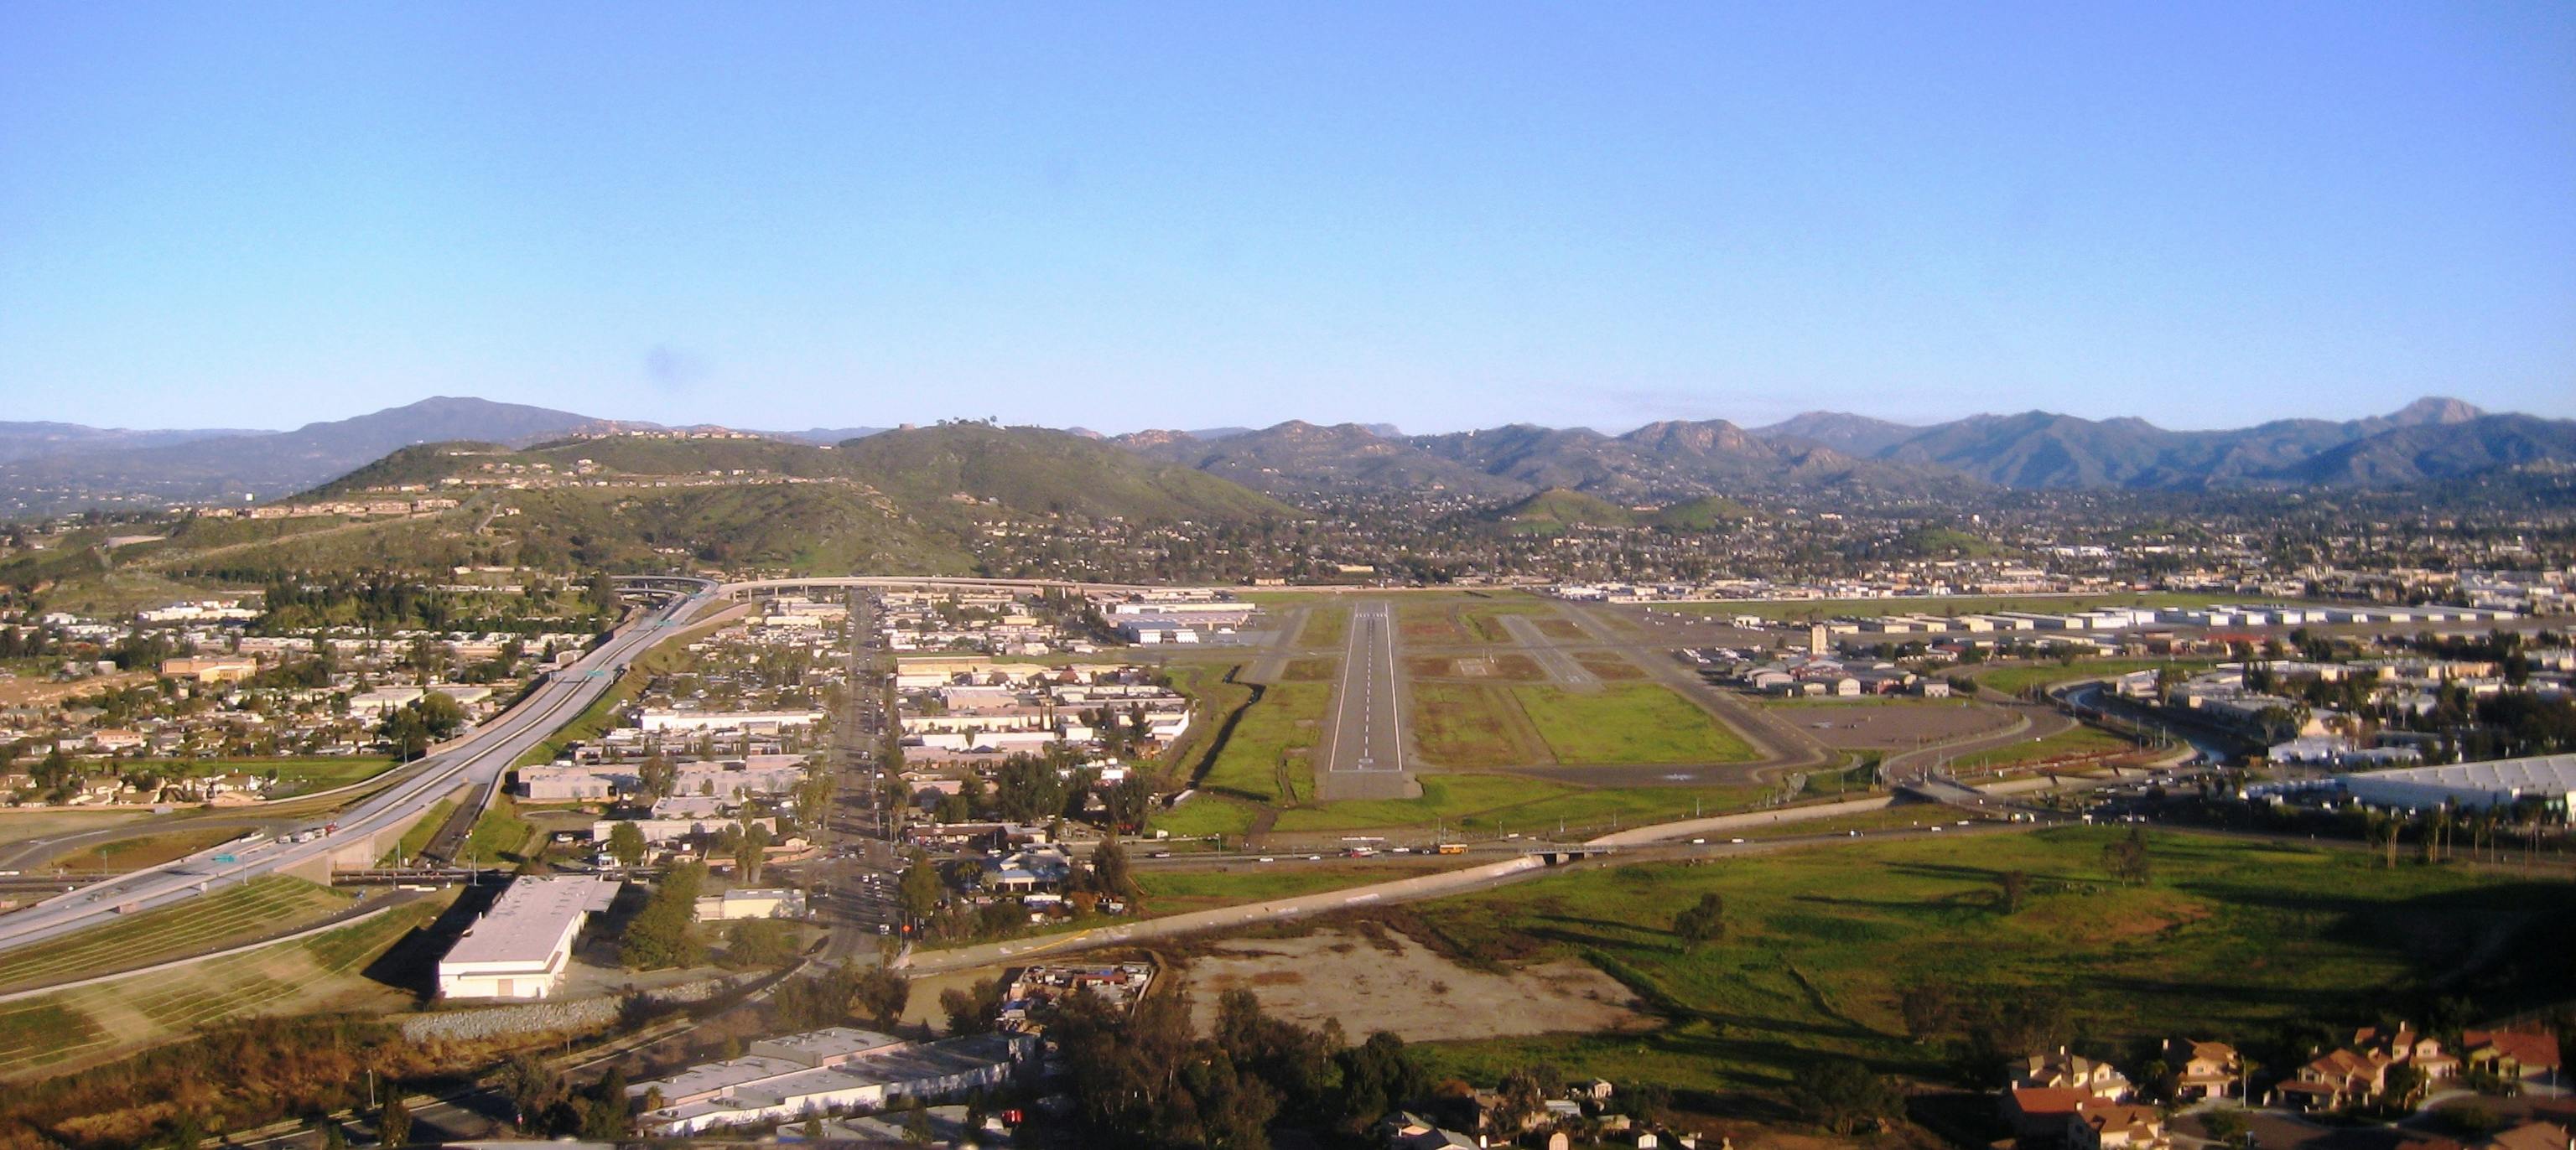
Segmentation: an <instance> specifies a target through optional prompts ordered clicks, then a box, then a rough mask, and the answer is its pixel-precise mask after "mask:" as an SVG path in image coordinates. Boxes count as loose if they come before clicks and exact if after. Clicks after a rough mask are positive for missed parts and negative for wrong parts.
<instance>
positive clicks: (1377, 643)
mask: <svg viewBox="0 0 2576 1150" xmlns="http://www.w3.org/2000/svg"><path fill="white" fill-rule="evenodd" d="M1402 682H1403V680H1402V673H1401V672H1400V671H1399V670H1398V669H1397V668H1396V664H1395V608H1394V606H1393V605H1392V604H1389V603H1388V602H1387V601H1386V600H1383V599H1378V600H1372V601H1367V602H1362V603H1359V604H1356V605H1354V606H1353V607H1352V609H1351V624H1350V638H1349V643H1348V647H1347V650H1346V652H1345V655H1344V658H1343V659H1342V678H1341V685H1340V688H1339V689H1338V690H1336V691H1335V692H1334V698H1333V710H1332V714H1331V715H1330V716H1329V717H1328V719H1327V721H1328V722H1329V723H1330V724H1331V729H1330V731H1329V738H1328V740H1327V744H1326V751H1325V756H1324V764H1325V765H1324V770H1323V772H1322V773H1321V774H1320V775H1319V776H1318V777H1317V779H1316V790H1317V793H1318V795H1319V796H1320V797H1321V798H1323V799H1324V800H1325V801H1327V802H1331V801H1337V800H1341V799H1385V798H1403V797H1406V796H1409V795H1411V794H1412V793H1413V784H1412V779H1411V777H1410V776H1409V775H1407V774H1406V773H1405V748H1404V700H1403V697H1402V691H1401V687H1402Z"/></svg>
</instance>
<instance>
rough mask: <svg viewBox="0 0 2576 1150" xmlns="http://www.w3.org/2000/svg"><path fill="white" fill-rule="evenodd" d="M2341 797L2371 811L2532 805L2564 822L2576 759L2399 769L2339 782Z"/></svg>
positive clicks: (2574, 788)
mask: <svg viewBox="0 0 2576 1150" xmlns="http://www.w3.org/2000/svg"><path fill="white" fill-rule="evenodd" d="M2341 781H2342V784H2343V790H2344V793H2345V794H2348V795H2351V796H2352V797H2353V799H2354V800H2356V801H2358V802H2362V803H2365V804H2368V805H2370V806H2374V807H2386V808H2392V809H2397V810H2431V809H2433V808H2435V807H2439V806H2441V805H2443V804H2444V803H2449V804H2450V805H2452V806H2455V807H2460V808H2464V809H2472V808H2474V809H2482V808H2487V807H2510V806H2514V805H2516V804H2518V803H2523V802H2537V803H2539V804H2540V805H2541V806H2542V807H2543V808H2545V809H2547V810H2549V811H2551V812H2554V813H2556V814H2557V815H2559V816H2560V817H2562V818H2563V817H2565V816H2566V814H2567V811H2568V797H2569V796H2570V795H2571V794H2576V754H2568V755H2539V756H2535V757H2532V758H2527V759H2497V760H2495V761H2493V762H2485V763H2454V764H2452V765H2450V766H2444V767H2401V768H2399V769H2397V770H2393V771H2370V772H2367V773H2364V774H2357V775H2346V776H2344V777H2343V778H2342V780H2341Z"/></svg>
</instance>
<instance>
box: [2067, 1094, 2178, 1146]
mask: <svg viewBox="0 0 2576 1150" xmlns="http://www.w3.org/2000/svg"><path fill="white" fill-rule="evenodd" d="M2066 1145H2067V1147H2068V1150H2164V1148H2165V1147H2167V1146H2169V1145H2171V1143H2170V1142H2169V1141H2168V1140H2167V1139H2166V1137H2165V1116H2164V1112H2162V1111H2160V1110H2157V1109H2156V1108H2155V1107H2153V1106H2132V1105H2129V1104H2128V1103H2125V1102H2106V1101H2103V1100H2102V1099H2099V1098H2088V1099H2085V1100H2084V1101H2082V1102H2080V1103H2077V1104H2076V1106H2075V1118H2074V1120H2073V1121H2071V1122H2069V1123H2067V1126H2066Z"/></svg>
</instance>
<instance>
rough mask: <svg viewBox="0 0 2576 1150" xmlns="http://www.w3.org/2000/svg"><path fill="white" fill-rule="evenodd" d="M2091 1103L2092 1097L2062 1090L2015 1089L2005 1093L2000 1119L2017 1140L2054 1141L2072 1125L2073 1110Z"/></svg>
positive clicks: (2055, 1087) (2087, 1094)
mask: <svg viewBox="0 0 2576 1150" xmlns="http://www.w3.org/2000/svg"><path fill="white" fill-rule="evenodd" d="M2091 1101H2095V1099H2094V1097H2093V1095H2092V1094H2090V1093H2088V1092H2086V1091H2082V1090H2075V1089H2070V1088H2067V1087H2063V1086H2014V1087H2011V1088H2008V1089H2006V1090H2005V1091H2004V1096H2003V1119H2004V1121H2005V1122H2006V1123H2008V1124H2010V1125H2011V1126H2012V1129H2013V1134H2014V1135H2015V1136H2016V1137H2021V1138H2028V1139H2032V1140H2034V1141H2055V1140H2056V1139H2058V1138H2060V1137H2063V1136H2064V1135H2065V1134H2066V1131H2067V1127H2068V1124H2070V1123H2072V1122H2074V1121H2075V1113H2076V1108H2077V1107H2079V1106H2082V1105H2083V1104H2084V1103H2086V1102H2091Z"/></svg>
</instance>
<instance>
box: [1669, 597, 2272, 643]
mask: <svg viewBox="0 0 2576 1150" xmlns="http://www.w3.org/2000/svg"><path fill="white" fill-rule="evenodd" d="M2290 602H2296V600H2291V599H2279V598H2272V597H2268V596H2263V595H2252V596H2247V595H2203V594H2197V593H2186V592H2178V591H2128V592H2121V593H2118V594H2106V595H1937V596H1919V597H1909V598H1903V599H1794V600H1780V601H1776V602H1752V601H1738V602H1714V603H1657V604H1654V609H1655V610H1658V611H1679V612H1683V613H1685V614H1691V615H1714V616H1717V617H1720V618H1726V617H1730V616H1735V615H1755V616H1759V617H1761V618H1764V619H1768V620H1771V621H1773V622H1783V621H1788V620H1802V621H1803V620H1806V619H1809V618H1816V619H1832V618H1837V617H1842V618H1855V619H1875V618H1878V617H1880V616H1884V615H1932V616H1944V615H1984V614H1991V613H1993V612H1997V611H2032V612H2046V613H2051V614H2065V613H2067V612H2071V611H2091V610H2095V609H2097V608H2102V607H2206V606H2209V605H2211V604H2213V603H2248V604H2252V603H2290ZM2019 634H2021V635H2023V636H2024V637H2029V636H2033V635H2039V636H2044V635H2045V633H2044V632H2022V633H2019Z"/></svg>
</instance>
